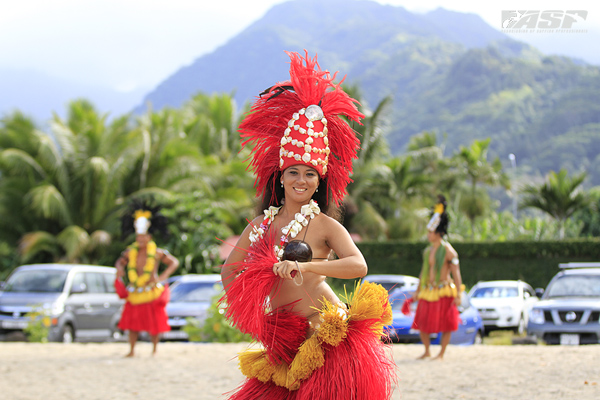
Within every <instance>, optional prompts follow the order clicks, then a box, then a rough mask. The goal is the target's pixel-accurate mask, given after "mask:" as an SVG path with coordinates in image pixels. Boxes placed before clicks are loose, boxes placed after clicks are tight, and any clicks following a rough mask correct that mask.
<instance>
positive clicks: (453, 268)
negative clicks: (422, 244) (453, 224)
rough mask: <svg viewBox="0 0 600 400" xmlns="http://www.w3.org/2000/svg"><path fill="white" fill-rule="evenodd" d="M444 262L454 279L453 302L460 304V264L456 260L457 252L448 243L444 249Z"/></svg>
mask: <svg viewBox="0 0 600 400" xmlns="http://www.w3.org/2000/svg"><path fill="white" fill-rule="evenodd" d="M446 262H447V263H448V265H449V266H450V273H451V274H452V279H453V280H454V285H456V292H457V296H456V299H455V300H454V302H455V304H456V305H457V306H458V305H460V304H461V298H462V293H461V288H462V276H461V275H460V264H459V261H458V253H457V252H456V250H454V248H453V247H452V246H451V245H450V244H448V247H447V251H446Z"/></svg>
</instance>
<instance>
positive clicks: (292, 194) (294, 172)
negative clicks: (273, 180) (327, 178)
mask: <svg viewBox="0 0 600 400" xmlns="http://www.w3.org/2000/svg"><path fill="white" fill-rule="evenodd" d="M281 181H282V182H283V188H284V191H285V197H286V198H290V199H294V200H296V201H300V202H302V201H308V200H310V198H311V197H312V195H313V194H314V193H315V190H317V187H319V173H318V172H317V170H316V169H314V168H312V167H309V166H308V165H302V164H299V165H292V166H291V167H289V168H286V170H285V171H283V174H282V175H281Z"/></svg>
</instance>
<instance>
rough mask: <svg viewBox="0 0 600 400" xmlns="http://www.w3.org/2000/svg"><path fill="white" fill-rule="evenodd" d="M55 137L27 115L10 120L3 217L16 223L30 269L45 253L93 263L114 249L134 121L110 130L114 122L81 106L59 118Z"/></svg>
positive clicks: (119, 123) (86, 105)
mask: <svg viewBox="0 0 600 400" xmlns="http://www.w3.org/2000/svg"><path fill="white" fill-rule="evenodd" d="M51 129H52V133H53V136H50V135H48V134H46V133H44V132H41V131H39V130H37V129H36V128H35V126H34V124H33V123H27V121H26V119H24V118H23V116H22V115H20V114H19V113H15V114H14V115H13V116H11V117H7V118H6V119H4V120H3V135H2V136H4V137H5V140H4V142H3V144H2V146H3V148H2V151H1V153H0V160H1V162H0V164H1V167H2V178H3V179H2V186H3V189H5V190H3V194H4V196H2V198H1V203H2V209H1V211H2V215H3V216H5V217H8V221H7V222H6V223H10V224H12V223H13V222H14V226H13V227H12V228H10V232H11V233H12V235H13V236H12V238H11V241H13V242H14V241H15V240H18V242H19V252H20V255H21V260H22V261H28V260H31V259H33V258H34V257H36V256H39V255H40V253H44V254H46V257H47V256H48V255H50V257H51V258H52V259H53V260H66V261H72V262H73V261H87V262H89V261H90V260H92V259H94V257H96V256H97V254H98V252H101V251H102V249H103V248H105V247H106V246H107V245H108V244H109V243H110V238H111V234H110V231H111V230H113V229H114V223H113V219H112V218H110V216H111V213H112V212H113V211H114V208H115V199H116V197H117V192H116V187H118V186H119V185H116V184H115V180H116V179H117V178H118V176H119V170H120V169H122V168H123V164H124V163H123V162H122V161H121V160H120V158H119V156H120V150H121V149H125V148H126V144H125V143H123V140H124V135H123V133H124V131H125V130H126V121H125V120H124V119H116V120H115V121H114V122H113V123H112V124H111V125H110V126H109V127H106V116H101V115H98V113H97V112H96V110H95V109H94V107H93V106H92V105H91V104H90V103H89V102H87V101H85V100H78V101H74V102H72V103H71V104H70V105H69V109H68V119H67V120H66V121H62V120H61V119H60V118H59V117H57V116H55V117H54V119H53V121H52V122H51ZM4 134H6V136H5V135H4ZM15 135H18V136H19V138H18V139H15V138H14V136H15ZM11 138H12V139H11ZM19 200H22V203H20V201H19ZM17 202H18V203H17ZM17 204H18V205H17ZM16 207H19V208H16ZM42 259H43V260H44V259H46V258H44V257H42Z"/></svg>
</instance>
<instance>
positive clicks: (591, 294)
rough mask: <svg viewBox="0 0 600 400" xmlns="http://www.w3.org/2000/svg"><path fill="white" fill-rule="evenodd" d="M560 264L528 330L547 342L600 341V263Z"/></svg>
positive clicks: (538, 303)
mask: <svg viewBox="0 0 600 400" xmlns="http://www.w3.org/2000/svg"><path fill="white" fill-rule="evenodd" d="M560 268H561V269H562V270H561V271H560V272H559V273H558V274H556V276H555V277H554V278H552V280H551V281H550V283H549V284H548V287H547V288H546V290H545V291H544V294H543V295H542V297H541V299H540V301H538V302H537V303H536V304H535V305H534V306H533V308H532V310H531V313H530V315H529V323H528V325H527V333H528V334H529V335H533V336H535V337H536V338H537V339H538V340H543V341H544V342H546V343H547V344H572V345H579V344H598V343H600V263H567V264H560Z"/></svg>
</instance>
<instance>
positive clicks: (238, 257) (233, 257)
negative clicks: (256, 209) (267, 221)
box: [221, 216, 264, 290]
mask: <svg viewBox="0 0 600 400" xmlns="http://www.w3.org/2000/svg"><path fill="white" fill-rule="evenodd" d="M263 219H264V217H263V216H258V217H257V218H255V219H254V220H253V221H252V224H248V225H247V226H246V229H244V232H242V234H241V236H240V238H239V239H238V241H237V243H236V245H235V247H234V248H233V250H232V251H231V253H229V256H228V257H227V260H226V261H225V264H223V266H222V267H221V280H222V282H223V287H224V288H225V290H227V286H229V284H230V283H231V282H232V281H233V280H234V279H235V269H236V268H237V267H238V264H239V263H240V262H242V261H244V258H245V257H246V255H247V254H248V253H246V251H244V250H246V249H248V248H250V232H252V227H253V225H256V226H259V225H260V223H261V222H262V220H263Z"/></svg>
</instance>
